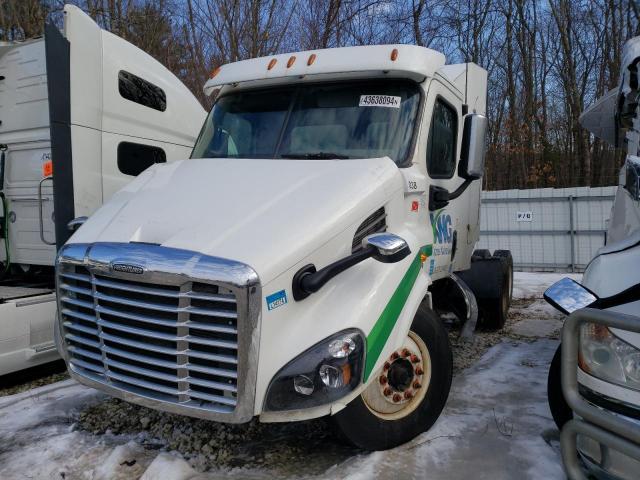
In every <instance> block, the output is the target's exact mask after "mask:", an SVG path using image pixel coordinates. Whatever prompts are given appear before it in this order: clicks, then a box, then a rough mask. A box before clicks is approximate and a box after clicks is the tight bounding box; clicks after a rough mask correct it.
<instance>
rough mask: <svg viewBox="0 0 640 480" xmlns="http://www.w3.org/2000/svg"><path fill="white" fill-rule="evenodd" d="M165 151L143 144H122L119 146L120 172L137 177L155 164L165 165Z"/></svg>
mask: <svg viewBox="0 0 640 480" xmlns="http://www.w3.org/2000/svg"><path fill="white" fill-rule="evenodd" d="M166 161H167V155H166V154H165V152H164V150H163V149H161V148H159V147H152V146H151V145H143V144H141V143H132V142H120V144H119V145H118V170H120V172H122V173H124V174H125V175H131V176H133V177H136V176H138V175H140V174H141V173H142V172H144V171H145V170H146V169H147V168H149V167H150V166H151V165H153V164H154V163H165V162H166Z"/></svg>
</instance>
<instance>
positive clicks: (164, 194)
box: [68, 157, 403, 285]
mask: <svg viewBox="0 0 640 480" xmlns="http://www.w3.org/2000/svg"><path fill="white" fill-rule="evenodd" d="M402 185H403V183H402V177H401V174H400V172H399V170H398V168H397V166H396V165H395V164H394V163H393V161H392V160H390V159H389V158H387V157H385V158H376V159H359V160H261V159H235V158H234V159H191V160H183V161H178V162H172V163H169V164H160V165H156V166H154V167H152V168H150V169H149V170H147V171H145V172H144V173H143V174H141V175H140V176H139V177H138V178H136V179H135V180H134V181H133V182H132V183H130V184H129V185H128V186H126V187H125V188H124V189H122V190H120V191H119V192H118V193H116V194H115V195H114V196H113V197H112V198H111V200H109V201H108V202H107V203H105V204H104V205H103V206H102V207H101V208H100V209H99V210H98V211H97V212H96V213H95V214H94V215H93V216H92V217H91V218H90V219H89V220H88V221H87V222H86V223H85V224H84V225H83V226H82V228H80V229H79V230H78V231H77V232H76V233H75V234H74V235H73V237H71V239H70V240H69V242H68V243H93V242H125V243H127V242H145V243H153V244H159V245H163V246H167V247H173V248H181V249H186V250H191V251H196V252H199V253H203V254H205V255H211V256H216V257H221V258H227V259H232V260H237V261H240V262H243V263H246V264H247V265H249V266H251V267H252V268H253V269H254V270H255V271H256V272H257V273H258V275H259V276H260V279H261V282H262V284H263V285H264V284H266V283H268V282H269V281H270V280H272V279H273V278H275V277H276V276H277V275H279V274H280V273H282V272H283V271H284V270H286V269H287V268H290V267H291V266H293V265H295V264H296V263H297V262H300V261H302V260H303V259H305V257H307V256H309V255H310V254H311V253H312V252H314V251H315V250H316V249H318V248H320V247H321V246H322V245H323V244H325V243H326V242H327V241H328V240H329V239H331V238H332V237H334V236H335V235H337V234H339V233H340V232H342V231H344V230H345V229H347V228H349V227H350V226H353V229H354V231H355V229H356V228H357V225H356V224H359V223H360V222H361V221H362V220H363V219H364V218H366V217H367V216H368V215H370V214H371V213H372V212H373V211H375V210H376V209H378V208H380V207H381V206H382V205H384V203H385V202H386V201H387V200H388V199H389V198H390V197H391V196H392V195H393V194H394V192H397V191H398V190H401V189H402V188H403V186H402ZM349 251H350V245H349Z"/></svg>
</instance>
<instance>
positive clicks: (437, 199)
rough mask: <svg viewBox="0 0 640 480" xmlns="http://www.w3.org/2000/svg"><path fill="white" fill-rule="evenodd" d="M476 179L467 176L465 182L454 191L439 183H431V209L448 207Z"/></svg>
mask: <svg viewBox="0 0 640 480" xmlns="http://www.w3.org/2000/svg"><path fill="white" fill-rule="evenodd" d="M474 180H476V179H475V178H473V177H468V178H465V180H464V182H462V184H461V185H460V186H459V187H458V188H456V189H455V190H454V191H453V192H449V191H448V190H447V189H446V188H443V187H439V186H437V185H431V186H430V187H429V210H431V211H432V212H433V211H434V210H440V209H441V208H444V207H446V206H447V205H449V202H450V201H451V200H455V199H456V198H458V197H459V196H460V195H462V194H463V193H464V191H465V190H466V189H467V188H468V187H469V185H471V182H473V181H474Z"/></svg>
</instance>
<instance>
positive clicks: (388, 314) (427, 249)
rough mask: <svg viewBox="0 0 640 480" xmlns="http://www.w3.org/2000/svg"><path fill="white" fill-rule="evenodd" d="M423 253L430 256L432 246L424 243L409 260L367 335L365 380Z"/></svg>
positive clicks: (413, 279) (387, 336) (418, 267)
mask: <svg viewBox="0 0 640 480" xmlns="http://www.w3.org/2000/svg"><path fill="white" fill-rule="evenodd" d="M423 253H424V254H426V255H427V256H428V257H430V256H431V254H432V253H433V248H432V246H431V245H426V246H424V247H422V248H421V249H420V251H419V252H418V254H417V255H416V256H415V258H414V259H413V261H412V262H411V265H410V266H409V269H408V270H407V272H406V273H405V274H404V277H402V280H401V281H400V284H399V285H398V287H397V288H396V291H395V292H393V295H391V298H390V299H389V303H387V305H386V306H385V307H384V310H383V311H382V313H381V314H380V318H378V321H377V322H376V324H375V325H374V326H373V328H372V329H371V332H369V335H368V336H367V360H366V364H365V367H364V381H365V382H366V381H367V380H368V379H369V375H371V372H372V370H373V367H374V365H375V364H376V362H377V361H378V357H379V356H380V352H382V349H383V348H384V346H385V344H386V343H387V339H388V338H389V335H391V331H392V330H393V327H395V325H396V322H397V321H398V317H399V316H400V312H401V311H402V309H403V308H404V304H405V303H406V302H407V298H409V294H410V293H411V290H412V289H413V285H414V284H415V283H416V278H418V273H420V268H421V267H422V262H421V261H420V255H421V254H423Z"/></svg>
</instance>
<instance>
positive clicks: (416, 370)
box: [333, 304, 453, 450]
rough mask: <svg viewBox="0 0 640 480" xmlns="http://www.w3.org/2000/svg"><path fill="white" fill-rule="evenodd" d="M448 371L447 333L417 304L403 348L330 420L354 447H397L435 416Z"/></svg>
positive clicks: (450, 363)
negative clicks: (362, 390)
mask: <svg viewBox="0 0 640 480" xmlns="http://www.w3.org/2000/svg"><path fill="white" fill-rule="evenodd" d="M407 355H408V356H407ZM452 369H453V357H452V354H451V345H450V344H449V336H448V334H447V332H446V330H445V329H444V327H443V325H442V321H441V319H440V317H439V316H438V315H437V314H436V313H435V312H434V311H432V310H430V309H429V308H428V306H427V305H426V304H422V305H420V307H419V308H418V311H417V312H416V315H415V317H414V320H413V323H412V324H411V329H410V331H409V335H408V336H407V338H406V340H405V342H404V344H403V346H402V347H400V348H399V349H398V350H397V351H396V352H394V354H393V355H392V356H391V357H389V359H388V361H387V362H386V363H385V365H384V367H383V368H382V369H381V370H380V371H378V372H377V373H376V374H375V375H374V379H373V380H372V382H371V383H370V385H369V386H368V387H367V388H366V389H365V391H364V392H363V393H362V394H361V395H359V396H358V397H356V398H355V399H354V400H352V401H351V403H349V404H348V405H347V406H346V407H345V408H344V409H342V410H341V411H340V412H339V413H337V414H336V415H335V416H334V417H333V420H334V422H335V424H336V425H337V427H338V429H339V430H340V431H341V433H342V434H343V435H344V437H346V439H347V440H348V441H349V442H350V443H351V444H353V445H355V446H356V447H359V448H362V449H364V450H387V449H389V448H393V447H397V446H398V445H401V444H403V443H406V442H408V441H410V440H411V439H413V438H415V437H416V436H417V435H419V434H421V433H422V432H425V431H426V430H428V429H429V428H431V426H432V425H433V424H434V423H435V421H436V420H437V419H438V417H439V416H440V413H441V412H442V409H443V408H444V405H445V403H446V401H447V398H448V396H449V390H450V388H451V375H452ZM416 382H417V383H416ZM387 389H388V390H387Z"/></svg>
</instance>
